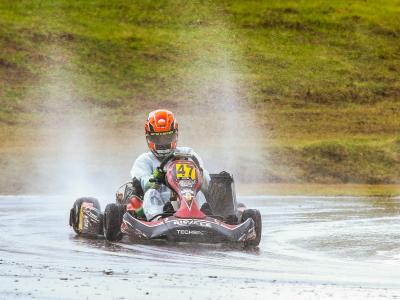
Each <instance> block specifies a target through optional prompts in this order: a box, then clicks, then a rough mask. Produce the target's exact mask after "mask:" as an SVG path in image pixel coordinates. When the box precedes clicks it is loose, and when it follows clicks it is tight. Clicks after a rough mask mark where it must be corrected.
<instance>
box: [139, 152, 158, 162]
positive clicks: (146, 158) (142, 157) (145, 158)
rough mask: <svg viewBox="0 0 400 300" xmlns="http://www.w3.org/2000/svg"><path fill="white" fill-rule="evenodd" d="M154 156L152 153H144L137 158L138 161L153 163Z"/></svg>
mask: <svg viewBox="0 0 400 300" xmlns="http://www.w3.org/2000/svg"><path fill="white" fill-rule="evenodd" d="M153 159H154V155H153V153H151V152H144V153H142V154H140V155H139V156H138V157H137V158H136V161H153Z"/></svg>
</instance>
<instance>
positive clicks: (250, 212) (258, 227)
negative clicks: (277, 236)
mask: <svg viewBox="0 0 400 300" xmlns="http://www.w3.org/2000/svg"><path fill="white" fill-rule="evenodd" d="M249 218H252V219H253V221H254V229H255V231H256V238H255V239H254V240H248V241H246V242H245V244H246V245H248V246H258V245H259V244H260V241H261V233H262V220H261V213H260V211H259V210H258V209H246V210H245V211H244V212H243V214H242V222H244V221H246V220H247V219H249Z"/></svg>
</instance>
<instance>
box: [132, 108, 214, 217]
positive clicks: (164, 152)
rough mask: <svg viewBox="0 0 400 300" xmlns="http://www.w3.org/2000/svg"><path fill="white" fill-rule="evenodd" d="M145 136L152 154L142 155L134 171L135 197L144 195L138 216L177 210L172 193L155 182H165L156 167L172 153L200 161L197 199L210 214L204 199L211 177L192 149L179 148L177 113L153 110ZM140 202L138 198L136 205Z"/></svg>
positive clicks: (135, 163)
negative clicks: (200, 177)
mask: <svg viewBox="0 0 400 300" xmlns="http://www.w3.org/2000/svg"><path fill="white" fill-rule="evenodd" d="M145 133H146V140H147V145H148V147H149V149H150V151H149V152H146V153H143V154H141V155H140V156H139V157H138V158H137V159H136V161H135V162H134V164H133V167H132V170H131V176H132V178H133V179H132V183H133V186H134V188H135V190H136V194H142V195H143V194H144V197H143V206H142V205H141V203H140V204H139V205H136V207H137V210H136V211H135V213H136V214H137V215H138V216H139V217H140V216H141V215H142V216H143V214H144V215H145V217H146V219H147V220H150V219H151V218H152V217H154V216H155V215H157V214H160V213H163V212H171V211H173V210H174V208H173V205H172V204H171V202H170V198H171V190H170V189H169V188H168V187H167V186H165V185H164V184H157V183H156V182H160V181H161V182H162V180H163V179H164V177H165V173H164V172H160V171H159V170H158V169H157V167H159V166H160V163H161V161H162V160H163V159H164V158H165V157H167V156H168V155H169V154H171V153H173V152H175V153H177V152H179V153H184V154H189V155H194V156H195V157H196V158H197V160H198V161H199V164H200V168H201V169H202V170H203V184H202V187H201V190H200V191H199V192H198V194H197V195H196V199H197V202H198V205H199V207H201V210H202V211H203V213H205V214H211V211H210V207H209V205H208V203H207V202H206V198H205V196H204V192H205V191H207V188H208V184H209V182H210V174H209V173H208V171H207V170H205V169H204V167H203V161H202V159H201V158H200V157H199V156H198V155H197V153H196V152H194V151H193V149H191V148H189V147H177V141H178V123H177V121H176V119H175V117H174V114H173V113H172V112H170V111H168V110H164V109H159V110H155V111H152V112H151V113H150V114H149V116H148V118H147V121H146V123H145ZM135 186H136V187H135ZM137 190H141V191H140V193H137ZM139 199H140V195H139ZM139 199H136V202H138V200H139ZM139 201H140V200H139ZM141 206H142V208H141Z"/></svg>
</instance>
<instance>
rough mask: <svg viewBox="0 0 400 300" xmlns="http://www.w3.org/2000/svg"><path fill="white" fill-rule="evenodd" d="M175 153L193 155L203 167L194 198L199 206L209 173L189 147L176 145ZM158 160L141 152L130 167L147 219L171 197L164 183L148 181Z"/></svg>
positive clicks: (158, 164)
mask: <svg viewBox="0 0 400 300" xmlns="http://www.w3.org/2000/svg"><path fill="white" fill-rule="evenodd" d="M175 153H183V154H189V155H193V156H195V157H196V158H197V159H198V161H199V164H200V167H201V168H202V169H203V183H202V186H201V190H200V191H199V192H198V193H197V195H196V199H197V203H198V205H199V207H201V206H202V205H203V204H204V203H205V202H206V198H205V196H204V192H206V191H207V189H208V184H209V182H210V174H209V173H208V171H207V170H206V169H204V164H203V161H202V159H201V158H200V157H199V155H198V154H197V153H196V152H194V151H193V149H192V148H189V147H177V148H176V149H175ZM160 163H161V162H160V160H158V158H157V157H156V156H155V155H154V154H153V153H152V152H146V153H143V154H141V155H140V156H139V157H138V158H137V159H136V160H135V162H134V164H133V167H132V169H131V177H132V178H136V179H138V180H139V181H140V185H141V187H142V189H143V192H144V197H143V211H144V214H145V216H146V218H147V220H149V219H151V218H152V217H154V216H155V215H157V214H160V213H162V212H163V207H164V204H165V203H167V202H168V201H169V200H170V198H171V190H170V189H169V188H168V187H167V186H165V185H156V186H155V185H154V184H152V183H151V182H149V179H150V178H152V175H153V172H154V171H155V170H156V169H157V167H159V166H160Z"/></svg>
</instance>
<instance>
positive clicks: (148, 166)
mask: <svg viewBox="0 0 400 300" xmlns="http://www.w3.org/2000/svg"><path fill="white" fill-rule="evenodd" d="M152 174H153V162H152V160H151V159H150V158H149V157H148V155H147V153H143V154H142V155H140V156H139V157H138V158H137V159H136V160H135V162H134V164H133V167H132V169H131V177H132V178H134V177H136V178H137V179H138V180H140V185H141V186H142V189H143V192H145V193H146V191H147V190H148V188H149V184H148V183H149V179H150V178H151V177H152Z"/></svg>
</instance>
